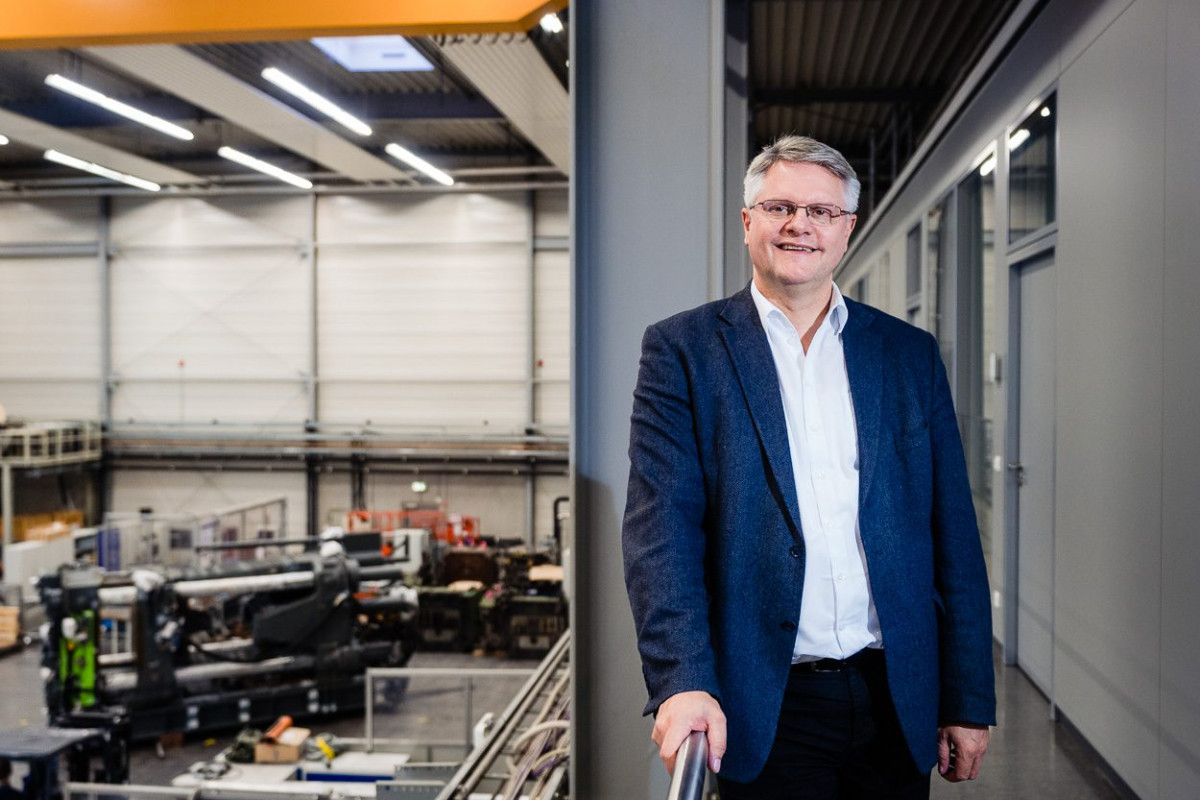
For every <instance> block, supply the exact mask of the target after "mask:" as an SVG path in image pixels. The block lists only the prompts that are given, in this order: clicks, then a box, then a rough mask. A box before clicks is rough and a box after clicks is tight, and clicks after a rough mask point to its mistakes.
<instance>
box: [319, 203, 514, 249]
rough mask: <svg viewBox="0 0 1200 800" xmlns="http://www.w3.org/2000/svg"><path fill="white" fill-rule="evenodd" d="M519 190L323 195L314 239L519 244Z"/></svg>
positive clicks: (331, 241) (331, 242)
mask: <svg viewBox="0 0 1200 800" xmlns="http://www.w3.org/2000/svg"><path fill="white" fill-rule="evenodd" d="M528 215H529V209H528V202H527V200H526V197H525V193H524V192H504V193H495V194H482V193H480V194H476V193H466V192H454V193H447V194H421V195H415V194H410V195H335V196H330V197H322V198H320V201H319V212H318V215H317V240H318V241H319V242H320V243H321V244H322V245H338V244H452V243H459V244H465V243H468V242H477V243H478V242H488V243H496V244H500V243H505V242H507V243H510V244H515V243H524V242H525V241H526V240H527V239H528V225H529V216H528Z"/></svg>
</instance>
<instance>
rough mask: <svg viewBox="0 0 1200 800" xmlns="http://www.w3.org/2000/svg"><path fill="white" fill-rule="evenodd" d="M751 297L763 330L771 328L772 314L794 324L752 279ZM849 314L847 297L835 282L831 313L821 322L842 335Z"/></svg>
mask: <svg viewBox="0 0 1200 800" xmlns="http://www.w3.org/2000/svg"><path fill="white" fill-rule="evenodd" d="M750 297H751V298H753V299H754V307H755V308H756V309H758V318H759V320H761V321H762V326H763V330H770V328H769V327H768V320H770V319H771V317H772V316H775V317H776V319H779V320H781V321H782V322H785V323H787V325H788V327H791V326H792V323H791V321H790V320H789V319H788V318H787V314H784V313H783V311H782V310H781V309H780V308H779V306H777V305H775V304H774V303H772V302H771V301H770V300H768V299H767V298H766V297H764V296H763V293H762V292H760V291H759V290H758V287H757V286H755V285H754V281H750ZM776 315H777V316H776ZM849 316H850V309H849V308H848V307H847V306H846V299H845V298H844V297H842V292H841V290H840V289H838V285H837V284H836V283H835V284H833V297H832V298H831V299H830V301H829V313H828V314H826V315H825V319H824V321H822V323H821V324H822V325H825V324H828V325H829V326H830V327H831V328H833V333H834V335H836V336H841V335H842V330H843V329H845V327H846V319H847V318H848V317H849Z"/></svg>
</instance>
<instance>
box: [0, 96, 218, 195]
mask: <svg viewBox="0 0 1200 800" xmlns="http://www.w3.org/2000/svg"><path fill="white" fill-rule="evenodd" d="M0 130H2V131H4V135H5V136H7V137H9V138H10V139H12V140H13V141H15V142H20V143H21V144H23V145H26V146H28V147H32V148H35V149H38V150H59V151H61V152H63V153H66V154H67V155H71V156H75V157H76V158H82V159H83V160H84V161H91V162H93V163H95V164H99V165H100V166H102V167H108V168H109V169H113V170H116V171H117V172H124V173H125V174H127V175H134V176H136V177H138V178H144V179H145V180H148V181H154V182H155V183H159V184H164V185H179V184H195V183H204V179H203V178H201V177H200V176H198V175H193V174H192V173H190V172H184V171H183V170H181V169H175V168H174V167H167V166H164V165H162V164H159V163H158V162H155V161H151V160H149V159H146V158H142V157H141V156H136V155H134V154H132V153H127V152H125V151H124V150H118V149H117V148H115V147H109V146H108V145H105V144H99V143H97V142H93V141H92V140H90V139H86V138H84V137H82V136H77V135H75V134H74V133H70V132H69V131H64V130H60V129H58V128H55V127H54V126H53V125H47V124H45V123H44V122H38V121H37V120H35V119H30V118H29V117H23V116H21V115H20V114H14V113H12V112H11V111H5V110H4V109H0Z"/></svg>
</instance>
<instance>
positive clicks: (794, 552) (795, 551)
mask: <svg viewBox="0 0 1200 800" xmlns="http://www.w3.org/2000/svg"><path fill="white" fill-rule="evenodd" d="M788 555H790V556H791V557H792V558H799V557H800V546H799V545H795V544H794V545H792V546H791V547H789V548H788Z"/></svg>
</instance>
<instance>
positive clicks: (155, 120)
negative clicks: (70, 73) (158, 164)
mask: <svg viewBox="0 0 1200 800" xmlns="http://www.w3.org/2000/svg"><path fill="white" fill-rule="evenodd" d="M46 85H47V86H53V87H54V88H55V89H58V90H59V91H61V92H66V93H67V94H69V95H73V96H75V97H78V98H79V99H80V100H86V101H87V102H89V103H92V104H93V105H97V106H100V107H101V108H103V109H106V110H108V111H111V112H113V113H114V114H120V115H121V116H122V117H125V118H126V119H131V120H133V121H134V122H138V123H141V124H142V125H145V126H146V127H147V128H153V129H154V130H156V131H158V132H159V133H165V134H167V135H168V136H174V137H175V138H176V139H183V140H184V141H185V142H190V141H191V140H192V139H194V138H196V137H195V136H194V135H193V134H192V132H191V131H189V130H188V129H187V128H181V127H179V126H178V125H175V124H174V123H171V122H167V121H166V120H165V119H163V118H162V117H156V116H154V115H153V114H147V113H146V112H145V111H142V110H141V109H140V108H134V107H133V106H131V105H128V104H126V103H122V102H121V101H120V100H113V99H112V98H111V97H109V96H108V95H106V94H101V93H100V92H97V91H96V90H95V89H89V88H88V87H86V86H84V85H83V84H81V83H76V82H75V81H73V80H70V79H68V78H64V77H63V76H62V75H47V76H46Z"/></svg>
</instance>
